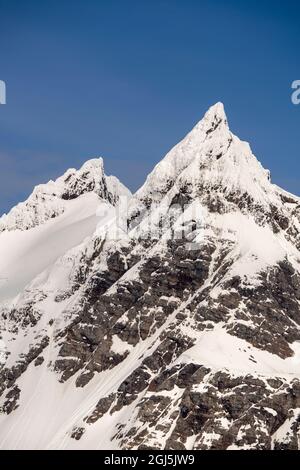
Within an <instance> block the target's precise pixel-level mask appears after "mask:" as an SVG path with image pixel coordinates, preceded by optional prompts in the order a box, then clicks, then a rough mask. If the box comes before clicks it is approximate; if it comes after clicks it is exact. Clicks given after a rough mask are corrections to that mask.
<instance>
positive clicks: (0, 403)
mask: <svg viewBox="0 0 300 470" xmlns="http://www.w3.org/2000/svg"><path fill="white" fill-rule="evenodd" d="M67 175H68V176H67V177H66V175H65V176H64V177H62V178H63V184H62V186H61V188H60V196H59V198H60V200H61V201H68V202H70V201H72V200H74V199H78V200H79V201H80V200H83V199H82V198H83V197H84V195H85V194H87V193H90V192H95V193H96V194H97V195H101V200H102V201H104V202H105V208H107V207H108V208H110V209H109V210H111V208H112V207H115V208H116V211H117V212H118V211H119V212H121V219H122V220H121V221H120V220H116V217H115V212H114V213H113V217H110V218H109V219H105V217H104V222H103V219H101V221H102V222H103V223H102V222H101V221H100V222H101V223H102V225H101V223H100V226H98V227H97V230H94V228H92V229H91V231H90V233H89V235H88V236H86V237H85V238H83V239H82V241H81V243H80V244H78V245H75V246H72V248H70V249H68V250H67V251H66V253H64V255H63V256H60V257H58V258H57V259H56V260H55V262H51V264H49V265H48V266H47V269H45V270H44V271H42V272H41V273H39V275H38V276H37V277H34V278H32V280H31V282H30V283H29V284H28V285H26V288H25V289H21V290H20V292H19V294H18V296H16V297H15V298H13V299H11V300H10V301H9V302H8V301H6V302H3V303H2V306H1V308H2V310H1V312H2V313H1V317H0V318H1V321H0V326H1V334H2V339H1V341H2V342H1V343H0V395H1V398H0V408H1V415H0V446H1V447H2V448H31V447H33V446H34V447H35V448H99V447H100V448H101V447H102V448H112V449H114V448H122V449H199V450H202V449H284V450H285V449H299V432H300V427H299V426H300V424H299V423H300V359H299V354H300V308H299V301H300V253H299V248H300V215H299V214H300V200H299V199H298V198H297V197H296V196H293V195H290V194H288V193H286V192H285V191H283V190H281V189H280V188H278V187H276V186H275V185H273V184H272V183H271V181H270V175H269V173H268V172H267V171H266V170H264V169H263V168H262V166H261V165H260V163H259V162H258V161H257V160H256V158H255V157H254V156H253V155H252V153H251V150H250V147H249V145H248V144H246V143H244V142H241V141H240V140H239V139H238V138H237V137H236V136H234V135H233V134H232V133H231V132H230V130H229V128H228V123H227V118H226V116H225V113H224V110H223V106H222V105H221V104H217V105H215V106H214V107H212V108H211V109H210V110H209V111H208V112H207V114H206V115H205V117H204V119H203V120H202V121H200V122H199V123H198V124H197V125H196V126H195V128H194V129H193V130H192V131H191V132H190V133H189V134H188V135H187V137H186V138H185V139H183V141H182V142H180V143H179V144H178V145H177V146H176V147H174V149H172V150H171V151H170V152H169V153H168V154H167V156H166V157H165V158H164V159H163V160H162V161H161V162H160V163H159V164H158V165H157V166H156V167H155V169H154V170H153V172H152V173H151V174H150V175H149V176H148V178H147V180H146V182H145V184H144V185H143V187H142V188H141V189H140V190H139V191H138V192H137V193H136V194H135V195H134V196H133V198H132V199H131V201H130V203H129V209H128V214H124V213H123V210H121V209H120V208H119V206H118V204H119V199H120V196H121V195H124V194H125V193H126V191H125V190H123V189H120V186H118V184H117V183H116V181H115V180H114V179H113V178H112V177H109V178H110V179H108V178H107V177H105V175H104V172H103V168H102V166H101V171H99V172H98V166H97V165H96V166H95V165H94V163H92V164H87V166H85V167H83V168H82V169H81V170H80V171H79V172H74V171H73V170H71V171H70V172H67ZM91 175H92V177H91ZM60 181H61V180H60ZM116 188H117V189H116ZM31 200H32V199H30V201H31ZM38 204H39V207H40V205H41V204H42V203H41V201H40V200H39V203H38ZM102 208H103V207H102ZM23 209H24V208H23ZM23 209H22V211H21V212H22V213H23ZM27 210H28V211H29V213H30V216H29V218H28V220H30V223H29V225H28V226H27V227H26V228H28V233H29V234H30V233H33V231H34V230H35V229H34V228H31V227H33V225H35V222H34V220H36V219H34V218H32V214H31V209H30V204H29V205H26V207H25V209H24V211H25V212H24V213H25V214H26V213H27ZM42 213H43V211H42ZM47 217H48V216H47ZM47 217H46V218H43V217H42V219H41V221H40V222H39V223H42V224H45V227H46V228H45V230H46V229H47V227H48V226H47V223H49V222H47V220H48V219H47ZM55 217H56V218H57V223H58V224H60V220H61V217H63V216H62V215H59V214H56V215H55ZM12 220H13V219H12V218H11V219H10V221H12ZM80 220H81V219H80ZM83 221H85V219H83ZM58 227H59V225H58ZM76 227H77V225H76ZM124 227H126V229H127V230H126V229H124ZM14 228H16V226H15V225H14V222H10V223H9V224H8V225H7V226H6V228H5V227H4V229H3V234H4V235H5V236H6V237H7V236H8V235H7V234H8V233H9V232H12V233H14ZM84 233H85V232H84ZM112 233H114V235H117V236H114V237H112V236H111V234H112ZM33 416H34V417H33ZM26 420H31V422H32V423H33V424H32V426H33V428H34V432H33V433H31V435H28V433H26V429H25V427H24V426H25V424H24V423H26V422H27V421H26Z"/></svg>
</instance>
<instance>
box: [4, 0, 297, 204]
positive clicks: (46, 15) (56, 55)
mask: <svg viewBox="0 0 300 470" xmlns="http://www.w3.org/2000/svg"><path fill="white" fill-rule="evenodd" d="M299 44H300V2H299V0H295V1H293V0H285V1H283V0H270V1H267V0H260V1H254V0H252V1H251V0H245V1H243V0H202V1H201V0H197V1H196V0H195V1H193V0H180V1H177V0H149V1H147V0H140V1H136V0H97V1H96V0H94V1H93V0H78V1H76V0H73V1H71V0H69V1H67V0H60V1H58V0H52V1H46V0H38V1H34V0H26V2H25V1H23V2H21V1H20V0H0V45H1V48H0V51H1V52H0V80H4V81H5V82H6V86H7V104H6V105H0V213H2V212H4V211H7V210H8V209H9V208H10V207H11V206H12V205H14V204H15V203H16V202H18V201H20V200H23V199H24V198H25V197H27V196H28V194H29V193H30V192H31V190H32V187H33V186H34V185H35V184H38V183H41V182H46V181H48V180H49V179H50V178H55V177H57V176H60V174H62V172H63V171H64V170H66V169H67V168H69V167H79V166H80V165H81V164H82V163H83V162H84V161H85V160H87V159H88V158H93V157H96V156H103V157H104V163H105V168H106V173H107V174H115V175H116V176H118V177H119V178H120V179H121V180H122V181H123V182H124V183H125V184H127V185H128V186H129V187H130V188H131V189H132V190H135V189H136V188H137V187H138V186H139V185H140V184H142V182H143V180H144V179H145V176H146V175H147V173H149V171H151V169H152V167H153V166H154V164H155V163H157V162H158V161H159V160H160V159H161V158H162V157H163V156H164V154H165V153H166V152H167V151H168V150H169V148H170V147H172V146H173V145H174V144H176V143H177V141H179V140H180V139H181V138H182V137H183V136H184V135H185V133H186V132H188V131H189V130H190V129H191V128H192V127H193V125H194V124H195V123H196V122H197V121H198V120H199V119H200V118H201V117H202V115H203V114H204V112H205V111H206V109H207V108H208V107H209V106H210V105H212V104H214V103H215V102H217V101H222V102H223V103H224V105H225V110H226V112H227V116H228V119H229V123H230V127H231V129H232V131H233V132H234V133H235V134H237V135H238V136H239V137H240V138H242V139H244V140H247V141H249V142H250V143H251V146H252V149H253V151H254V153H255V154H256V156H257V157H258V158H259V160H260V161H261V162H262V163H263V165H264V166H265V167H266V168H269V169H270V170H271V173H272V177H273V178H272V179H273V181H274V182H276V183H277V184H280V185H281V186H283V187H284V188H286V189H288V190H289V191H292V192H295V193H297V194H300V178H299V170H300V143H299V126H300V105H299V106H295V105H293V104H292V102H291V93H292V90H291V83H292V82H293V81H294V80H297V79H300V49H299Z"/></svg>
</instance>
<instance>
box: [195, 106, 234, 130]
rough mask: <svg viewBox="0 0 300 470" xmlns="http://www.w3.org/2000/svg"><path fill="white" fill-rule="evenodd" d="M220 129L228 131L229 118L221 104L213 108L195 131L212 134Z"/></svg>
mask: <svg viewBox="0 0 300 470" xmlns="http://www.w3.org/2000/svg"><path fill="white" fill-rule="evenodd" d="M219 128H225V129H226V130H228V122H227V116H226V114H225V109H224V105H223V103H221V102H218V103H216V104H214V105H213V106H211V107H210V108H209V109H208V110H207V111H206V113H205V115H204V117H203V118H202V119H201V120H200V121H199V122H198V124H196V126H195V127H194V129H193V130H194V131H196V132H198V131H201V132H203V131H204V132H205V133H206V134H210V133H212V132H213V131H215V130H216V129H219ZM192 132H193V131H192Z"/></svg>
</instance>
